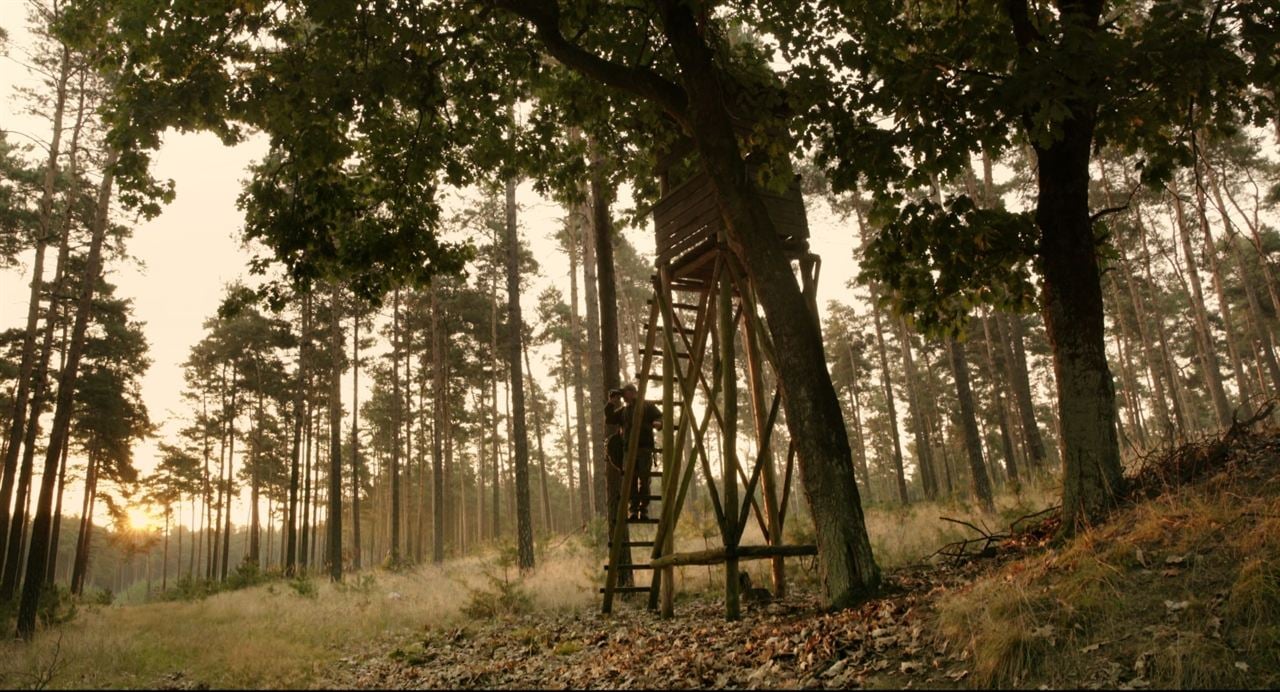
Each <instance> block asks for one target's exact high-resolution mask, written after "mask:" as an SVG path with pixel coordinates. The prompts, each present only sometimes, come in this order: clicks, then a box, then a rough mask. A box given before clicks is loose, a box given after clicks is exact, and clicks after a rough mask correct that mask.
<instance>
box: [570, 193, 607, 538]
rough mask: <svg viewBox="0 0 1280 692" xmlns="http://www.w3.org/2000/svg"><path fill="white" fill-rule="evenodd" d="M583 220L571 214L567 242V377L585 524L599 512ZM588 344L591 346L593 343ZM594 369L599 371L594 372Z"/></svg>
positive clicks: (594, 374) (594, 382) (591, 297)
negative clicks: (581, 277) (583, 302)
mask: <svg viewBox="0 0 1280 692" xmlns="http://www.w3.org/2000/svg"><path fill="white" fill-rule="evenodd" d="M580 220H581V217H580V216H579V215H577V214H573V213H570V215H569V242H568V243H567V245H568V251H569V335H570V336H569V339H568V344H569V347H570V349H572V350H571V353H572V357H571V359H570V361H571V362H570V363H568V364H567V366H568V367H569V368H571V369H572V372H573V375H572V377H571V378H567V379H571V380H572V382H573V405H574V411H575V415H576V417H577V435H578V439H577V450H578V478H579V479H580V483H579V485H578V515H579V518H580V520H581V522H582V523H583V524H585V523H587V522H588V521H590V520H591V517H592V516H594V515H595V512H594V511H593V510H594V508H593V507H592V501H591V500H592V486H591V484H590V483H589V482H588V481H587V479H589V478H590V477H591V473H590V468H589V467H590V462H589V461H588V459H590V458H595V457H594V455H593V456H588V455H589V454H593V453H591V452H588V450H587V444H588V442H587V438H588V437H589V436H588V434H587V417H588V415H590V414H589V413H588V412H592V413H594V411H595V409H593V408H589V407H588V405H587V396H586V392H585V391H583V390H584V387H583V382H582V365H583V364H582V341H581V339H580V335H581V333H582V330H581V327H580V326H579V324H578V322H579V320H578V247H579V245H580V243H581V239H582V237H583V233H582V229H583V228H585V224H582V223H580ZM592 255H593V256H594V253H592ZM589 274H590V275H591V278H592V279H594V278H595V277H594V274H595V272H594V270H590V271H589ZM591 293H592V292H591V291H588V294H587V297H588V303H590V302H591V301H592V300H595V299H597V297H596V296H594V295H591ZM588 312H589V313H590V312H591V310H590V306H589V307H588ZM590 322H591V320H588V323H590ZM588 328H591V329H594V328H598V325H596V327H591V325H590V324H588ZM588 346H589V347H590V345H588ZM593 370H594V371H596V372H593ZM598 370H599V368H592V367H591V366H590V365H589V366H588V373H587V374H588V376H589V379H590V381H591V386H592V387H596V386H600V385H601V381H600V380H599V379H598V378H599V377H600V374H599V372H598ZM565 403H566V405H567V404H568V402H565ZM566 415H567V408H566ZM570 476H572V473H570ZM570 483H572V479H571V480H570Z"/></svg>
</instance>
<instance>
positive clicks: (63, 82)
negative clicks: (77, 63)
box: [0, 45, 74, 601]
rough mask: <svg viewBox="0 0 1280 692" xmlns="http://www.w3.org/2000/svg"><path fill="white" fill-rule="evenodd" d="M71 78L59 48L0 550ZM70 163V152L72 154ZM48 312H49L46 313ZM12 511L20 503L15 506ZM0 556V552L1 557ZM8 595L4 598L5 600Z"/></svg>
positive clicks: (4, 479)
mask: <svg viewBox="0 0 1280 692" xmlns="http://www.w3.org/2000/svg"><path fill="white" fill-rule="evenodd" d="M70 75H71V51H70V49H68V48H67V47H66V46H65V45H64V46H62V51H61V57H60V59H59V67H58V78H57V82H56V84H57V86H56V87H55V91H54V102H53V133H52V135H51V136H50V138H49V156H48V158H47V159H46V162H45V169H44V184H43V187H42V189H41V193H40V212H39V223H40V233H39V235H38V236H37V237H36V239H35V241H36V248H35V258H34V260H33V261H32V266H31V293H30V298H29V299H28V301H27V328H26V331H25V332H24V333H23V337H22V356H21V360H20V362H19V365H18V380H17V383H16V385H15V387H14V394H13V414H12V416H11V417H10V419H9V435H8V441H7V443H6V446H5V455H4V466H3V471H0V548H3V547H5V546H6V545H7V543H4V542H5V540H6V536H8V535H9V534H10V533H11V531H10V527H9V503H10V501H11V498H12V497H13V482H14V475H15V473H16V472H17V468H18V450H19V449H21V448H22V438H23V432H24V431H25V430H26V422H27V403H28V401H27V397H28V394H29V392H30V390H31V386H32V370H33V367H34V365H35V358H36V353H35V348H36V333H37V330H36V326H37V321H38V319H39V315H40V296H41V292H42V290H43V287H44V254H45V248H46V247H47V246H48V243H49V240H50V239H52V238H53V234H54V229H53V223H54V219H53V194H54V184H55V183H56V181H57V178H58V159H59V157H60V156H61V147H62V116H63V113H64V112H65V110H66V105H67V80H68V78H69V77H70ZM72 156H73V159H74V152H73V154H72ZM50 312H52V309H51V310H50ZM14 506H15V508H17V507H20V506H21V504H20V503H15V505H14ZM3 554H4V552H0V555H3ZM11 596H12V594H11V593H10V594H6V595H5V598H4V600H6V601H7V600H8V599H9V598H10V597H11Z"/></svg>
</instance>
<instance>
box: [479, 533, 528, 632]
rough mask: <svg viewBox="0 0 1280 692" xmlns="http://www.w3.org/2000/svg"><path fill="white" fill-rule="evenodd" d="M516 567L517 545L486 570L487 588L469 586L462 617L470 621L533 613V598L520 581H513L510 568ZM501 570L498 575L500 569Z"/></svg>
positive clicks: (507, 547) (500, 553)
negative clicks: (470, 619) (472, 619)
mask: <svg viewBox="0 0 1280 692" xmlns="http://www.w3.org/2000/svg"><path fill="white" fill-rule="evenodd" d="M515 564H516V549H515V546H510V545H508V546H506V547H504V548H503V549H502V550H501V552H499V554H498V558H497V560H495V561H494V562H493V563H492V564H489V565H486V566H485V568H484V576H485V580H486V581H488V582H489V587H488V588H487V589H475V588H471V587H467V591H468V592H469V593H470V597H469V598H468V600H467V603H466V605H464V606H462V614H463V615H466V616H467V617H471V618H484V619H492V618H496V617H501V616H505V615H520V614H523V613H527V612H529V611H531V610H533V596H532V595H531V594H530V593H529V592H528V590H526V589H525V588H524V586H523V585H522V583H521V580H520V579H518V578H517V579H512V578H511V568H512V567H514V566H515ZM498 569H501V570H502V574H501V576H499V575H498V574H497V570H498Z"/></svg>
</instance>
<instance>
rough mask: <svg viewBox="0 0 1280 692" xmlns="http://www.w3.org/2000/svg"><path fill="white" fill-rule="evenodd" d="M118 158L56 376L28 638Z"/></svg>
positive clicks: (108, 173) (107, 170)
mask: <svg viewBox="0 0 1280 692" xmlns="http://www.w3.org/2000/svg"><path fill="white" fill-rule="evenodd" d="M118 157H119V152H117V151H116V150H115V149H111V150H109V151H108V153H107V157H106V160H105V161H104V162H103V167H102V182H101V183H100V185H99V187H98V199H97V208H96V210H95V214H94V218H93V235H92V237H91V239H90V242H89V255H88V259H87V262H86V265H85V273H84V280H83V282H82V283H81V286H80V295H79V296H78V298H77V303H78V304H77V306H76V321H75V326H74V327H73V328H72V333H71V343H70V344H68V345H67V355H66V362H65V364H64V366H63V368H62V373H61V375H60V376H59V377H58V399H57V406H56V408H55V410H54V417H53V428H52V429H51V430H50V433H49V442H48V446H47V448H46V450H45V459H44V468H43V476H42V477H41V481H40V497H39V501H38V503H37V505H36V515H35V520H34V521H33V522H32V526H31V532H32V533H31V547H30V549H29V551H28V554H27V569H26V576H25V578H24V581H23V585H22V600H21V602H20V603H19V606H18V625H17V630H18V636H19V637H20V638H22V639H24V640H28V641H29V640H30V639H31V637H32V636H33V635H34V634H35V626H36V610H37V608H38V606H39V603H40V592H41V590H42V589H43V588H44V570H45V568H46V567H47V565H48V561H49V552H48V551H49V529H50V523H51V521H52V508H53V490H54V486H55V485H56V483H57V475H58V474H57V470H58V461H59V459H60V458H61V456H62V447H63V445H65V444H67V433H68V430H69V428H70V425H71V414H72V409H73V408H74V405H73V397H74V393H75V384H76V377H77V375H78V374H79V367H80V358H81V355H82V354H83V351H84V340H85V331H86V330H87V328H88V323H89V318H90V316H91V312H92V309H93V293H94V290H95V289H96V288H97V283H98V275H99V273H100V272H101V271H102V245H103V241H104V239H105V238H106V233H107V226H108V225H109V224H108V222H107V215H108V212H109V210H110V204H111V191H112V186H113V183H114V181H115V165H116V160H117V158H118Z"/></svg>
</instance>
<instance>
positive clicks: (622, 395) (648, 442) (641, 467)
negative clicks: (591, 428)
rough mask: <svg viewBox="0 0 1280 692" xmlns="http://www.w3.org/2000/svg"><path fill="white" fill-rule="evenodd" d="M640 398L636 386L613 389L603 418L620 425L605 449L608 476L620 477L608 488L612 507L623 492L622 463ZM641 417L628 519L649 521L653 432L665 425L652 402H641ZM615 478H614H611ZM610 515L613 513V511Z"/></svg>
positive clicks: (629, 385)
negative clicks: (621, 489)
mask: <svg viewBox="0 0 1280 692" xmlns="http://www.w3.org/2000/svg"><path fill="white" fill-rule="evenodd" d="M638 400H639V392H638V391H637V389H636V386H635V385H634V384H631V383H627V384H626V385H625V386H624V387H623V388H622V389H614V390H610V392H609V402H608V403H607V404H605V410H604V421H605V423H607V424H609V425H614V426H621V429H620V430H619V431H618V432H615V433H614V434H613V435H612V436H610V438H609V440H608V441H607V443H606V451H607V452H608V457H609V463H610V465H611V466H613V468H611V469H609V475H610V476H611V477H613V478H616V479H617V480H613V482H612V483H611V484H610V485H611V486H612V488H610V489H609V500H610V501H609V504H610V507H611V509H612V508H613V507H616V505H615V502H616V501H619V500H620V499H621V497H620V496H621V492H620V489H619V488H618V486H620V485H621V484H622V478H623V476H624V475H625V474H624V471H625V470H626V469H625V468H624V467H623V463H624V462H625V461H626V460H625V459H623V458H622V457H623V456H624V451H623V450H624V448H625V440H626V439H627V436H628V435H629V434H630V432H631V431H630V429H629V428H630V425H631V421H632V420H633V419H634V413H635V406H636V402H637V401H638ZM641 404H642V406H643V409H642V416H643V417H642V419H641V422H640V439H639V444H638V445H637V449H636V472H635V483H633V484H632V486H631V488H629V490H630V492H631V507H630V512H629V513H628V519H631V520H641V521H647V520H648V519H649V497H650V494H649V477H650V476H651V475H652V474H651V471H652V469H653V454H654V451H655V450H654V447H655V445H654V441H653V431H654V430H656V429H661V428H662V411H661V410H659V409H658V407H657V405H656V404H654V403H652V402H648V401H645V402H641ZM611 480H612V478H611ZM610 516H613V514H612V511H611V512H610Z"/></svg>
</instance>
